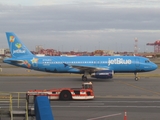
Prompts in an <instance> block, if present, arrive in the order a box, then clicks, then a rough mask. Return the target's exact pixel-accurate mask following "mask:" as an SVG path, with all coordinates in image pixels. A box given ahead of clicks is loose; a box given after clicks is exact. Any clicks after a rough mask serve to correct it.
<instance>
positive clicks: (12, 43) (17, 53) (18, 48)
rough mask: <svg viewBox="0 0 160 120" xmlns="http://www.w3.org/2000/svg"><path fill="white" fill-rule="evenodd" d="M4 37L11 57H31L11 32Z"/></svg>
mask: <svg viewBox="0 0 160 120" xmlns="http://www.w3.org/2000/svg"><path fill="white" fill-rule="evenodd" d="M6 36H7V40H8V45H9V49H10V52H11V55H12V57H14V58H16V57H22V56H33V54H32V53H31V52H30V51H29V50H28V49H27V47H26V46H25V45H24V44H23V43H22V42H21V41H20V39H19V38H18V37H17V36H16V35H15V34H14V33H13V32H6Z"/></svg>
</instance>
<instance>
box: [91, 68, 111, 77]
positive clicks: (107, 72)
mask: <svg viewBox="0 0 160 120" xmlns="http://www.w3.org/2000/svg"><path fill="white" fill-rule="evenodd" d="M113 74H114V73H113V71H112V70H101V71H96V72H95V73H92V74H91V77H93V78H100V79H109V78H113Z"/></svg>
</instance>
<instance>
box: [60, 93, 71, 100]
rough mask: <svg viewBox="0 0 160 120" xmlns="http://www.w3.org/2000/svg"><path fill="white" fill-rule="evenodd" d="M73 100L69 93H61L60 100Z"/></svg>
mask: <svg viewBox="0 0 160 120" xmlns="http://www.w3.org/2000/svg"><path fill="white" fill-rule="evenodd" d="M71 99H72V96H71V93H70V92H69V91H62V92H61V93H60V100H71Z"/></svg>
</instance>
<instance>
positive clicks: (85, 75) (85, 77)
mask: <svg viewBox="0 0 160 120" xmlns="http://www.w3.org/2000/svg"><path fill="white" fill-rule="evenodd" d="M88 74H89V73H88V72H87V71H85V72H84V75H82V81H87V80H88V79H87V75H88Z"/></svg>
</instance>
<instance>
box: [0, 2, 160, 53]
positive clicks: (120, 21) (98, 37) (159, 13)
mask: <svg viewBox="0 0 160 120" xmlns="http://www.w3.org/2000/svg"><path fill="white" fill-rule="evenodd" d="M82 2H84V1H82ZM94 2H97V1H94ZM100 2H102V3H103V2H104V1H100ZM121 2H123V1H122V0H121ZM102 3H99V5H88V4H85V5H83V6H82V5H79V4H82V3H79V4H70V5H68V4H57V5H50V6H21V5H0V21H1V22H0V26H2V27H1V29H0V37H1V40H0V42H1V43H2V44H1V45H2V46H5V47H7V42H6V40H5V39H6V38H5V32H6V31H13V32H15V33H16V34H17V35H18V36H20V38H21V39H22V40H23V41H24V43H25V44H26V46H29V48H30V49H33V48H34V47H35V46H36V45H38V44H40V45H44V44H45V47H49V48H56V49H58V47H59V48H60V47H61V48H62V46H63V49H64V50H65V49H66V50H73V49H80V48H81V49H82V48H83V49H84V50H86V49H88V50H90V51H92V50H94V49H95V48H98V46H100V47H101V49H113V50H126V51H133V49H134V38H135V37H137V38H138V39H139V43H138V44H139V47H143V48H144V46H145V45H146V43H147V42H152V41H155V40H157V39H159V38H160V37H159V33H160V31H159V28H160V24H159V21H160V8H158V7H153V8H149V7H147V8H145V7H143V8H134V7H132V8H129V7H119V8H114V7H113V8H112V7H106V6H105V5H100V4H102ZM105 4H107V3H105ZM117 4H118V3H117ZM30 41H32V44H31V42H30ZM47 43H49V44H47ZM73 43H74V47H73ZM99 44H101V45H99ZM123 45H125V46H127V47H120V46H123ZM2 46H0V47H2ZM80 46H81V47H80ZM107 46H108V47H107ZM118 46H119V47H118ZM146 47H148V46H146ZM125 48H126V49H125ZM143 50H144V49H143ZM150 50H151V48H150Z"/></svg>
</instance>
